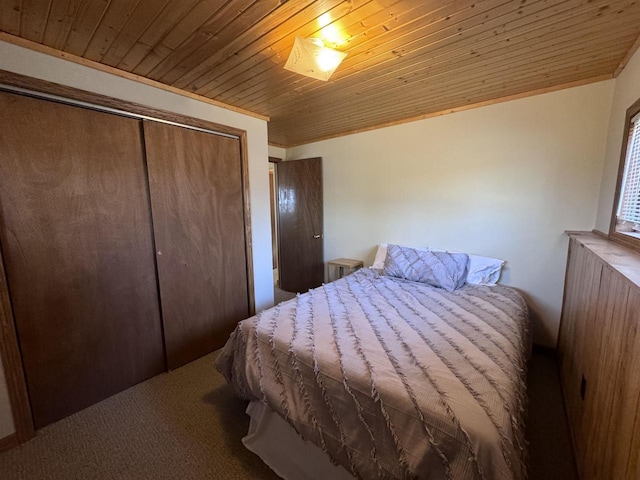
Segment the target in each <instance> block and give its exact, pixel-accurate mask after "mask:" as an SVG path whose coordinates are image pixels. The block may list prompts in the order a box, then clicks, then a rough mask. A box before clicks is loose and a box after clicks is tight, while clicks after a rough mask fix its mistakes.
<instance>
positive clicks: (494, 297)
mask: <svg viewBox="0 0 640 480" xmlns="http://www.w3.org/2000/svg"><path fill="white" fill-rule="evenodd" d="M528 350H529V319H528V309H527V306H526V304H525V303H524V301H523V299H522V297H521V296H520V295H519V294H518V293H517V292H516V291H515V290H513V289H511V288H507V287H502V286H497V287H479V286H470V285H467V286H465V287H464V288H462V289H460V290H457V291H456V292H453V293H448V292H446V291H444V290H442V289H438V288H434V287H430V286H427V285H424V284H419V283H413V282H407V281H402V280H398V279H392V278H389V277H384V276H379V275H378V274H377V273H375V272H374V271H371V270H367V269H362V270H360V271H358V272H356V273H355V274H353V275H350V276H348V277H346V278H343V279H341V280H338V281H336V282H333V283H330V284H327V285H324V286H322V287H320V288H317V289H315V290H312V291H310V292H308V293H305V294H303V295H299V296H298V297H297V298H295V299H293V300H290V301H288V302H284V303H282V304H280V305H277V306H275V307H273V308H272V309H269V310H266V311H264V312H262V313H260V314H259V315H257V316H255V317H252V318H250V319H248V320H245V321H243V322H241V323H240V324H239V325H238V327H237V328H236V330H235V331H234V332H233V334H232V335H231V338H230V339H229V341H228V342H227V344H226V346H225V348H224V350H223V351H222V353H221V355H220V356H219V357H218V360H217V367H218V369H219V370H220V371H221V372H222V373H223V374H224V375H225V376H226V378H227V380H228V381H229V382H230V384H231V385H232V386H233V388H234V390H235V392H236V394H237V395H239V396H240V397H242V398H244V399H247V400H260V401H262V402H264V403H265V404H268V406H269V407H270V408H271V409H272V410H273V411H275V412H277V413H278V414H280V415H281V416H282V417H283V418H284V419H285V420H286V421H287V422H288V423H289V424H290V425H291V427H293V428H294V429H295V431H296V432H297V433H298V434H299V435H300V436H302V437H303V438H304V439H305V440H307V441H310V442H313V443H314V444H316V445H317V446H318V447H320V448H321V449H322V450H324V451H325V452H327V453H328V454H329V456H330V457H331V459H332V460H333V461H335V462H336V463H338V464H340V465H343V466H344V467H345V468H346V469H347V471H350V472H352V473H353V475H354V476H356V477H358V478H363V479H372V478H430V479H473V478H478V479H521V478H525V476H526V471H525V466H524V455H525V449H524V435H523V428H524V425H523V404H524V402H525V383H524V376H525V371H526V358H527V355H528Z"/></svg>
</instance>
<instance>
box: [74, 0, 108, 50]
mask: <svg viewBox="0 0 640 480" xmlns="http://www.w3.org/2000/svg"><path fill="white" fill-rule="evenodd" d="M109 3H110V0H88V1H85V2H81V3H80V7H79V8H78V10H77V12H76V14H75V16H74V18H73V24H72V26H71V30H70V31H69V35H68V36H67V38H66V40H65V44H64V48H63V50H64V51H65V52H68V53H71V54H73V55H82V54H83V53H84V51H85V50H86V48H87V45H88V44H89V42H90V41H91V37H93V34H94V32H95V31H96V29H97V28H98V27H99V26H100V21H101V20H102V18H104V14H105V12H106V11H107V8H108V7H109Z"/></svg>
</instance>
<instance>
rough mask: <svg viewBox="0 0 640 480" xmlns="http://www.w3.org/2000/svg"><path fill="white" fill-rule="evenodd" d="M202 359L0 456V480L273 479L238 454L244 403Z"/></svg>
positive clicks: (207, 359) (252, 458) (243, 426)
mask: <svg viewBox="0 0 640 480" xmlns="http://www.w3.org/2000/svg"><path fill="white" fill-rule="evenodd" d="M214 359H215V355H214V354H211V355H207V356H206V357H203V358H201V359H199V360H196V361H195V362H192V363H190V364H188V365H186V366H184V367H182V368H179V369H178V370H175V371H173V372H169V373H165V374H162V375H159V376H157V377H154V378H152V379H151V380H148V381H146V382H144V383H142V384H140V385H136V386H135V387H133V388H130V389H129V390H126V391H124V392H121V393H119V394H117V395H115V396H113V397H111V398H108V399H107V400H105V401H103V402H101V403H99V404H97V405H94V406H92V407H90V408H88V409H86V410H83V411H81V412H79V413H77V414H75V415H73V416H71V417H68V418H66V419H64V420H62V421H60V422H57V423H55V424H53V425H49V426H48V427H45V428H44V429H42V430H40V431H39V432H38V435H37V436H36V438H34V439H33V440H31V441H29V442H27V443H26V444H24V445H22V446H20V447H17V448H15V449H13V450H10V451H7V452H4V453H2V454H0V479H2V480H10V479H25V480H26V479H29V480H32V479H33V480H36V479H83V480H88V479H183V478H184V479H205V478H206V479H246V478H251V479H277V478H279V477H278V476H277V475H275V474H274V473H273V472H272V471H271V470H270V469H269V468H267V467H266V466H265V465H264V464H263V463H262V461H261V460H260V459H259V458H258V457H256V456H255V455H254V454H252V453H251V452H249V451H248V450H246V449H245V448H244V446H243V445H242V443H241V442H240V439H241V438H242V437H243V436H244V435H245V434H246V432H247V428H248V425H249V421H248V418H249V417H248V416H247V415H245V413H244V408H245V406H246V405H245V403H244V402H242V401H240V400H238V399H237V398H235V397H233V395H232V393H231V390H230V389H229V388H228V387H227V386H226V383H225V381H224V379H223V378H222V376H221V375H219V374H218V373H217V372H216V371H215V369H214V367H213V362H214Z"/></svg>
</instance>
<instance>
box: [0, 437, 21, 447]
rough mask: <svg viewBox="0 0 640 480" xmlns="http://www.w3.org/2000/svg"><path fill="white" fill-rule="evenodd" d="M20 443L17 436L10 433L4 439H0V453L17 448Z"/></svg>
mask: <svg viewBox="0 0 640 480" xmlns="http://www.w3.org/2000/svg"><path fill="white" fill-rule="evenodd" d="M19 443H20V442H19V441H18V435H16V434H15V433H12V434H11V435H8V436H6V437H4V438H0V452H4V451H5V450H9V449H11V448H13V447H17V446H18V444H19Z"/></svg>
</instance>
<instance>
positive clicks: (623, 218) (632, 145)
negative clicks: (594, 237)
mask: <svg viewBox="0 0 640 480" xmlns="http://www.w3.org/2000/svg"><path fill="white" fill-rule="evenodd" d="M630 130H631V132H630V136H629V142H628V146H627V158H626V160H625V167H624V177H623V183H622V193H621V195H620V204H619V205H618V222H623V223H627V224H631V225H632V226H633V229H634V230H636V229H640V115H636V116H635V117H634V118H633V119H632V121H631V129H630Z"/></svg>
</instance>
